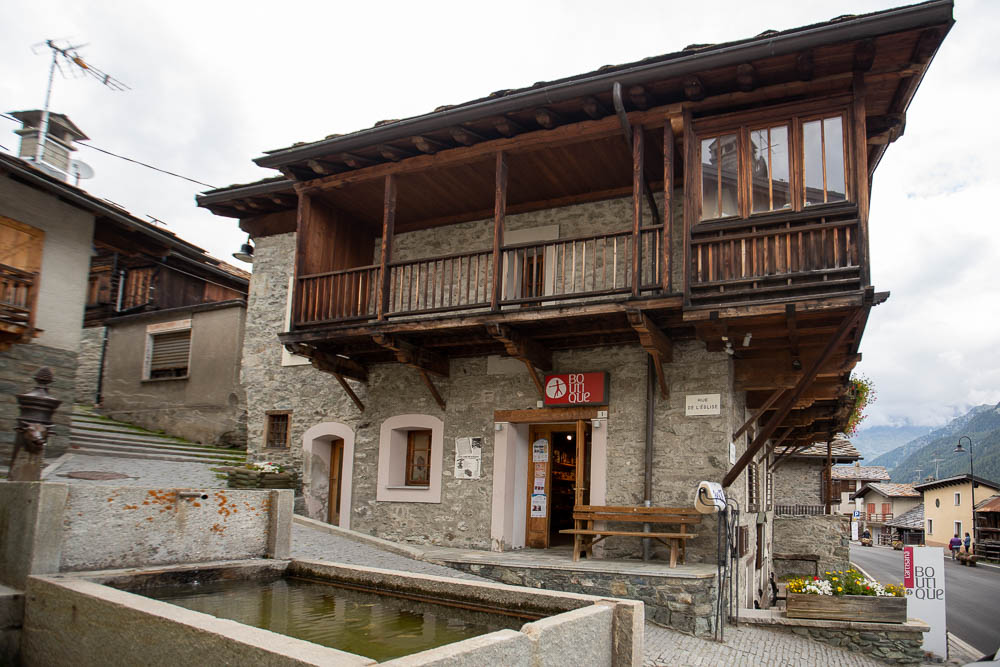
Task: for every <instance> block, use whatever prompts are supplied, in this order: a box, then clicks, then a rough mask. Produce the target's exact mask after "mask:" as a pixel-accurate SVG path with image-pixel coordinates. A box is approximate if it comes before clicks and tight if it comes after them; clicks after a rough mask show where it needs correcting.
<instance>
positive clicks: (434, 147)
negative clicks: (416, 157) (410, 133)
mask: <svg viewBox="0 0 1000 667" xmlns="http://www.w3.org/2000/svg"><path fill="white" fill-rule="evenodd" d="M413 145H414V146H416V147H417V150H419V151H420V152H421V153H427V154H428V155H433V154H434V153H437V152H438V151H443V150H444V149H446V148H450V146H448V145H447V144H444V143H441V142H440V141H437V140H436V139H431V138H430V137H413Z"/></svg>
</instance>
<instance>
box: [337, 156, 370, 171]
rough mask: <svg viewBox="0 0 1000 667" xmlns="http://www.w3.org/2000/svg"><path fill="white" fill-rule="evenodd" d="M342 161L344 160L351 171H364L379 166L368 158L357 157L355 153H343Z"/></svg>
mask: <svg viewBox="0 0 1000 667" xmlns="http://www.w3.org/2000/svg"><path fill="white" fill-rule="evenodd" d="M340 159H341V160H343V162H344V164H346V165H347V166H348V167H350V168H351V169H364V168H365V167H370V166H372V165H374V164H377V162H375V160H371V159H369V158H366V157H361V156H360V155H355V154H354V153H341V154H340Z"/></svg>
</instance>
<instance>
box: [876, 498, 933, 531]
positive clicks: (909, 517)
mask: <svg viewBox="0 0 1000 667" xmlns="http://www.w3.org/2000/svg"><path fill="white" fill-rule="evenodd" d="M885 525H887V526H893V527H895V528H909V529H910V530H914V529H916V530H923V529H924V504H923V503H920V504H919V505H917V506H916V507H914V508H913V509H911V510H910V511H908V512H903V513H902V514H900V515H899V516H897V517H896V518H895V519H889V520H888V521H886V522H885Z"/></svg>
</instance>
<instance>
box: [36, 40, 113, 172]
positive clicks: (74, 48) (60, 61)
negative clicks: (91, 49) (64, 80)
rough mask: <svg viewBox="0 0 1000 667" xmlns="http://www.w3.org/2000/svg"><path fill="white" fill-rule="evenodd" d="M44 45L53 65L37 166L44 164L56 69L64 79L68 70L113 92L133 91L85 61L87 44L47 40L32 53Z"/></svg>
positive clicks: (50, 71)
mask: <svg viewBox="0 0 1000 667" xmlns="http://www.w3.org/2000/svg"><path fill="white" fill-rule="evenodd" d="M42 45H44V46H47V47H49V49H51V50H52V64H51V65H49V82H48V85H47V86H46V88H45V107H44V108H43V109H42V126H41V127H40V128H39V136H38V146H37V147H36V148H35V162H36V163H37V164H41V162H42V151H43V149H44V147H45V141H46V140H47V139H48V135H49V102H50V101H51V100H52V83H53V80H54V78H55V73H56V68H58V69H59V73H60V74H62V75H63V76H64V77H65V76H66V71H67V70H68V71H70V72H73V73H75V74H82V75H83V76H91V77H93V78H95V79H97V80H98V81H100V82H101V84H103V85H105V86H107V87H108V88H110V89H111V90H131V88H129V87H128V86H127V85H125V84H124V83H122V82H121V81H119V80H118V79H116V78H114V77H113V76H111V75H110V74H108V73H107V72H103V71H101V70H99V69H98V68H96V67H94V66H93V65H91V64H90V63H88V62H87V61H85V60H84V59H83V57H82V56H81V55H80V53H79V49H82V48H83V47H84V46H86V44H76V45H73V44H69V43H68V42H67V43H66V45H65V46H59V45H58V44H56V40H51V39H47V40H45V42H42V43H39V44H36V45H35V46H34V47H33V48H32V51H35V49H37V48H38V47H39V46H42ZM35 53H37V51H35ZM64 67H65V68H66V69H65V70H64V69H63V68H64Z"/></svg>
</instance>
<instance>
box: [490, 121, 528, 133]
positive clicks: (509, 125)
mask: <svg viewBox="0 0 1000 667" xmlns="http://www.w3.org/2000/svg"><path fill="white" fill-rule="evenodd" d="M493 127H495V128H496V129H497V132H499V133H500V134H502V135H503V136H505V137H508V138H509V137H513V136H515V135H518V134H522V133H524V132H527V130H526V129H525V128H524V126H522V125H521V124H520V123H518V122H517V121H515V120H514V119H513V118H508V117H507V116H501V117H500V118H497V119H496V120H494V121H493Z"/></svg>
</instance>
